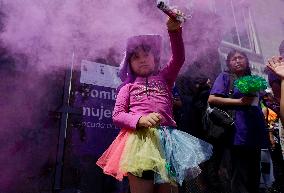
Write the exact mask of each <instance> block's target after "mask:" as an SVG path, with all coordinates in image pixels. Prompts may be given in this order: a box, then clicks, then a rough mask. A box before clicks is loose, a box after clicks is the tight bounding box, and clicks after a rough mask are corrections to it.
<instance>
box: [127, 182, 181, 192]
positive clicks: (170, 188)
mask: <svg viewBox="0 0 284 193" xmlns="http://www.w3.org/2000/svg"><path fill="white" fill-rule="evenodd" d="M155 192H157V193H178V187H177V186H173V185H171V184H169V183H165V184H159V185H158V186H157V191H155ZM131 193H132V192H131Z"/></svg>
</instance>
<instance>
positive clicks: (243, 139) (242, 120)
mask: <svg viewBox="0 0 284 193" xmlns="http://www.w3.org/2000/svg"><path fill="white" fill-rule="evenodd" d="M229 88H230V75H229V73H227V72H222V73H220V74H219V76H218V77H217V78H216V80H215V82H214V85H213V87H212V89H211V92H210V94H211V95H218V96H223V97H228V94H229ZM233 91H234V92H233V98H241V97H243V96H244V94H242V93H240V91H239V90H238V89H237V88H236V87H234V89H233ZM230 108H232V109H234V110H235V133H234V139H233V144H234V145H244V146H249V147H263V146H265V145H266V144H267V141H266V138H265V136H266V135H265V132H266V129H265V120H264V116H263V113H262V111H261V108H260V106H234V107H230Z"/></svg>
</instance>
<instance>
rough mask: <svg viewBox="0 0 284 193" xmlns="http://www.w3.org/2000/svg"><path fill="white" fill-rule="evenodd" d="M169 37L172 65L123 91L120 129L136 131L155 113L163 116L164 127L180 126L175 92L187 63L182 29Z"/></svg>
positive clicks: (116, 119)
mask: <svg viewBox="0 0 284 193" xmlns="http://www.w3.org/2000/svg"><path fill="white" fill-rule="evenodd" d="M169 37H170V43H171V48H172V57H171V59H170V61H169V63H168V64H167V65H166V66H165V67H164V68H163V69H162V70H161V71H160V72H159V73H158V74H157V75H151V76H148V77H147V79H148V80H146V78H145V77H136V79H135V81H134V82H133V83H128V84H126V85H124V86H123V87H122V88H121V89H120V91H119V93H118V95H117V98H116V103H115V107H114V110H113V116H112V118H113V123H114V124H115V125H116V126H117V127H120V128H129V129H135V128H136V125H137V122H138V120H139V118H140V117H141V116H144V115H147V114H149V113H153V112H156V113H159V114H160V115H162V120H161V123H160V124H161V125H162V126H176V123H175V121H174V119H173V110H172V109H173V108H172V107H173V97H172V92H171V91H172V87H173V85H174V81H175V79H176V77H177V75H178V72H179V70H180V68H181V66H182V64H183V63H184V59H185V54H184V44H183V39H182V30H181V28H180V29H179V30H177V31H169Z"/></svg>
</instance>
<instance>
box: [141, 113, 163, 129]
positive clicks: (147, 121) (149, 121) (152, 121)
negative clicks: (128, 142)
mask: <svg viewBox="0 0 284 193" xmlns="http://www.w3.org/2000/svg"><path fill="white" fill-rule="evenodd" d="M161 120H162V116H161V115H160V114H159V113H150V114H148V115H146V116H142V117H140V119H139V121H138V123H137V127H138V128H140V127H143V128H148V127H156V126H158V125H159V124H160V122H161Z"/></svg>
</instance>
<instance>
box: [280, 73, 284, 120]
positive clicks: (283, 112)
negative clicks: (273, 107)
mask: <svg viewBox="0 0 284 193" xmlns="http://www.w3.org/2000/svg"><path fill="white" fill-rule="evenodd" d="M280 119H281V122H282V125H284V78H282V80H281V95H280Z"/></svg>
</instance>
